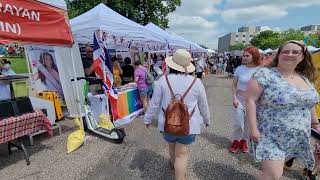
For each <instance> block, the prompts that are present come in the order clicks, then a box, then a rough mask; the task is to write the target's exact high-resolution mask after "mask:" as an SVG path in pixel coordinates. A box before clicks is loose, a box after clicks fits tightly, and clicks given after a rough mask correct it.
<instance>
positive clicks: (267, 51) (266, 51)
mask: <svg viewBox="0 0 320 180" xmlns="http://www.w3.org/2000/svg"><path fill="white" fill-rule="evenodd" d="M263 52H264V53H270V52H273V50H272V49H270V48H268V49H266V50H264V51H263Z"/></svg>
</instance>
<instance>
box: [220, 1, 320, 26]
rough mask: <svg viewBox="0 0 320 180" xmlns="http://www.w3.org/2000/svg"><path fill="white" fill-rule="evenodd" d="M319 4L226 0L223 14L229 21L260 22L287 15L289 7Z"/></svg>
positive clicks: (315, 3) (308, 2)
mask: <svg viewBox="0 0 320 180" xmlns="http://www.w3.org/2000/svg"><path fill="white" fill-rule="evenodd" d="M319 4H320V1H319V0H308V1H301V0H291V1H287V0H269V1H265V0H226V2H225V6H224V10H222V11H221V15H222V18H223V19H224V21H225V22H227V23H234V22H260V21H263V20H272V19H279V18H282V17H285V16H287V14H288V9H289V8H301V7H308V6H313V5H319Z"/></svg>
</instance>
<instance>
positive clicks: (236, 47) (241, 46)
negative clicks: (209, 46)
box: [230, 43, 250, 51]
mask: <svg viewBox="0 0 320 180" xmlns="http://www.w3.org/2000/svg"><path fill="white" fill-rule="evenodd" d="M248 46H250V44H243V43H238V44H235V45H232V46H230V51H235V50H244V49H245V48H247V47H248Z"/></svg>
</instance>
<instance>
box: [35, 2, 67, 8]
mask: <svg viewBox="0 0 320 180" xmlns="http://www.w3.org/2000/svg"><path fill="white" fill-rule="evenodd" d="M37 1H39V2H42V3H45V4H48V5H51V6H54V7H57V8H60V9H63V10H67V4H66V2H65V1H64V0H37Z"/></svg>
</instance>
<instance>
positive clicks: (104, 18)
mask: <svg viewBox="0 0 320 180" xmlns="http://www.w3.org/2000/svg"><path fill="white" fill-rule="evenodd" d="M70 24H71V29H72V32H73V34H74V36H75V38H76V39H77V41H78V42H79V43H88V42H92V40H93V34H94V32H95V31H96V30H101V31H103V32H106V33H108V36H109V37H110V36H114V37H117V38H118V39H121V40H120V41H121V42H120V43H121V44H122V45H123V46H127V44H128V43H129V42H130V43H132V44H133V45H158V46H159V45H160V46H163V47H164V45H165V44H166V40H165V39H163V38H161V37H159V36H158V35H157V34H156V33H153V32H151V31H150V30H148V29H147V28H145V27H144V26H142V25H140V24H138V23H136V22H133V21H131V20H129V19H127V18H126V17H123V16H122V15H120V14H118V13H117V12H115V11H113V10H112V9H110V8H109V7H107V6H106V5H104V4H102V3H100V4H99V5H97V6H96V7H94V8H93V9H91V10H89V11H88V12H86V13H84V14H82V15H80V16H78V17H75V18H73V19H71V20H70ZM113 40H114V39H113ZM113 44H118V45H119V42H113Z"/></svg>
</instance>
